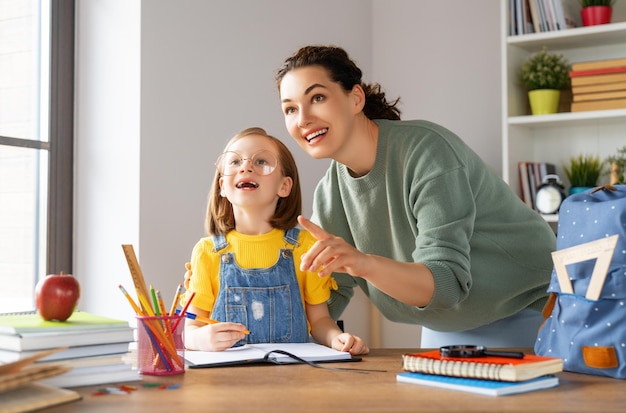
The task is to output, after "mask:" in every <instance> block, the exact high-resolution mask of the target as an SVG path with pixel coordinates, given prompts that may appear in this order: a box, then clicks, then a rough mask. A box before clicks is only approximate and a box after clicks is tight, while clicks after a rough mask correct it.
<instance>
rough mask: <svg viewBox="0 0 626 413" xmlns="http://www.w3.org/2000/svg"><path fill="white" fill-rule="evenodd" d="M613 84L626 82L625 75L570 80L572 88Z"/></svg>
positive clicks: (584, 77) (573, 78) (605, 75)
mask: <svg viewBox="0 0 626 413" xmlns="http://www.w3.org/2000/svg"><path fill="white" fill-rule="evenodd" d="M615 82H626V73H607V74H603V75H589V76H579V77H572V78H570V83H571V85H572V87H575V86H584V85H599V84H604V83H615Z"/></svg>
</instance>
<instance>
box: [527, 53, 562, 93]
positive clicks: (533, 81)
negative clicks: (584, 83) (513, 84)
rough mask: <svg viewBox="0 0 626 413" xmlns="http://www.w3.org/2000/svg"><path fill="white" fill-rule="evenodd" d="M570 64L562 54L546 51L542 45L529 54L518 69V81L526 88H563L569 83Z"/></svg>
mask: <svg viewBox="0 0 626 413" xmlns="http://www.w3.org/2000/svg"><path fill="white" fill-rule="evenodd" d="M571 69H572V65H571V64H570V62H569V60H567V58H565V56H563V55H562V54H557V53H553V52H548V50H547V48H546V47H545V46H544V47H543V48H542V49H541V51H540V52H537V53H535V54H534V55H531V56H530V57H529V58H528V59H527V60H526V61H525V62H524V64H523V65H522V67H521V69H520V81H521V82H522V84H523V85H524V86H526V88H527V89H528V90H536V89H557V90H558V89H563V88H564V87H566V86H568V85H569V83H570V77H569V72H570V71H571Z"/></svg>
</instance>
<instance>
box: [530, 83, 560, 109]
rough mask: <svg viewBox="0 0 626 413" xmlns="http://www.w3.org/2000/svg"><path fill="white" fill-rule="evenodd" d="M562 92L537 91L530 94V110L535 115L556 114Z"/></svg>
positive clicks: (551, 90) (552, 90) (550, 90)
mask: <svg viewBox="0 0 626 413" xmlns="http://www.w3.org/2000/svg"><path fill="white" fill-rule="evenodd" d="M560 97H561V91H560V90H554V89H537V90H531V91H530V92H528V99H529V100H530V110H531V111H532V114H533V115H547V114H550V113H556V112H557V110H558V109H559V99H560Z"/></svg>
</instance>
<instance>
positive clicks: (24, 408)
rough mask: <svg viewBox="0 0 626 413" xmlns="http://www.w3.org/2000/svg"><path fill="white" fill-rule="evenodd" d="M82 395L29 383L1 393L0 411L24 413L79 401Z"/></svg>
mask: <svg viewBox="0 0 626 413" xmlns="http://www.w3.org/2000/svg"><path fill="white" fill-rule="evenodd" d="M80 399H81V395H80V394H79V393H78V392H76V391H74V390H69V389H61V388H57V387H54V386H48V385H45V384H41V383H28V384H25V385H23V386H19V387H16V388H14V389H11V390H8V391H5V392H0V406H1V408H0V411H2V412H3V413H22V412H32V411H35V410H40V409H44V408H46V407H52V406H58V405H61V404H65V403H69V402H73V401H77V400H80Z"/></svg>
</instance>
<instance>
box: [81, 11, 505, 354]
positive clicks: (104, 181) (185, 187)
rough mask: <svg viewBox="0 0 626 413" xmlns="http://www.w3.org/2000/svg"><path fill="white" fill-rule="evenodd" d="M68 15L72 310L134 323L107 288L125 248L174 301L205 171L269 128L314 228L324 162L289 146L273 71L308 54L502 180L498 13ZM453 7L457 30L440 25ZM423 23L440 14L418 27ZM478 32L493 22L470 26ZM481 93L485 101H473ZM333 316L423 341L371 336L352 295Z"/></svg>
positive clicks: (194, 232) (199, 225)
mask: <svg viewBox="0 0 626 413" xmlns="http://www.w3.org/2000/svg"><path fill="white" fill-rule="evenodd" d="M77 3H78V4H77V17H78V25H77V27H78V29H77V30H78V31H77V38H78V40H77V70H76V73H77V109H76V158H77V161H76V175H77V178H76V200H75V207H76V223H75V233H76V236H75V251H74V256H75V265H74V274H75V275H76V276H77V277H78V279H79V281H80V282H81V286H82V291H83V297H82V298H81V302H80V304H79V306H80V308H82V309H85V310H88V311H94V312H100V313H105V314H109V315H111V316H117V317H123V318H129V319H130V318H132V311H131V310H130V307H129V306H128V304H127V303H126V302H125V300H124V298H123V296H122V294H121V293H120V292H119V291H118V289H117V285H118V284H120V283H121V284H123V285H124V286H125V287H126V288H127V289H130V288H131V287H132V281H131V278H130V275H129V272H128V268H127V266H126V261H125V259H124V255H123V253H122V249H121V244H124V243H129V244H133V245H134V246H135V251H136V252H137V255H138V257H139V261H140V264H141V267H142V269H143V273H144V276H145V277H146V280H147V282H148V283H152V284H153V285H154V286H155V288H157V289H160V290H162V292H163V294H164V296H165V297H166V300H168V299H171V296H172V294H173V292H174V290H175V288H176V285H177V284H178V283H179V282H180V281H181V278H182V274H183V264H184V262H185V261H187V260H188V259H189V255H190V253H191V249H192V247H193V245H194V244H195V242H196V241H197V240H198V239H199V238H200V237H202V236H203V218H204V211H205V207H206V195H207V192H208V189H209V184H210V181H211V178H212V176H213V161H214V159H215V157H216V155H217V154H218V153H220V152H221V150H222V147H223V144H224V143H225V142H226V140H228V139H229V138H230V137H231V136H232V135H234V134H235V133H236V132H237V131H239V130H241V129H243V128H245V127H249V126H261V127H264V128H266V129H267V130H268V131H269V132H270V133H272V134H274V135H275V136H277V137H279V138H282V139H284V140H285V142H286V143H287V144H288V145H289V147H290V148H291V149H292V150H293V152H294V155H295V156H296V159H297V162H298V164H299V167H300V173H301V179H302V181H303V195H304V206H305V213H306V214H310V210H311V207H310V205H311V200H312V191H313V188H314V186H315V183H316V182H317V181H318V180H319V178H320V177H321V175H322V174H323V172H324V170H325V168H326V166H327V161H316V160H313V159H310V158H308V157H307V156H306V155H305V154H303V153H302V151H301V150H300V149H299V148H298V147H297V145H296V144H295V143H294V142H292V140H291V138H290V137H289V136H288V134H287V132H286V130H285V128H284V124H283V120H282V115H281V113H280V107H279V102H278V95H277V91H276V87H275V84H274V81H273V72H274V70H275V69H276V68H277V67H278V66H279V65H280V64H281V62H282V60H283V59H284V58H285V57H286V56H288V55H289V54H291V53H292V52H294V51H295V50H296V49H297V48H298V47H300V46H302V45H305V44H311V43H320V44H336V45H339V46H342V47H345V48H346V49H347V50H348V51H349V52H350V54H351V56H352V57H353V58H354V60H356V61H357V63H358V64H359V66H360V67H361V68H362V69H363V71H364V73H365V80H366V81H378V82H380V83H381V84H382V85H383V87H384V88H385V89H386V90H387V91H388V92H389V94H390V95H391V96H395V95H400V96H401V97H402V101H403V102H404V104H403V110H404V118H406V119H408V118H415V117H420V118H428V119H432V120H435V121H437V122H441V123H443V124H445V125H446V126H448V127H450V128H451V129H452V130H454V131H455V132H457V133H459V134H460V135H461V136H462V137H463V138H464V139H465V140H466V141H467V142H468V143H469V144H470V145H471V146H472V147H474V148H475V149H476V150H477V151H478V152H479V153H480V154H481V155H483V156H484V157H485V159H487V160H488V162H489V163H490V164H492V165H494V167H496V168H499V164H500V138H499V135H498V132H497V131H498V130H499V119H500V115H499V89H498V87H499V84H500V82H499V70H498V68H499V63H498V62H499V55H498V54H499V44H498V35H499V33H498V27H499V22H498V17H499V14H498V7H497V6H498V3H497V2H496V1H495V0H482V1H479V2H473V3H472V7H469V6H466V5H465V2H464V1H463V0H448V1H444V2H432V1H425V0H412V1H409V0H407V1H403V0H385V1H383V0H367V1H364V0H342V1H335V0H318V1H315V2H311V1H306V0H266V1H255V0H231V1H228V2H214V1H206V0H149V1H142V0H89V1H85V0H79V1H78V2H77ZM441 3H444V4H447V5H448V7H447V8H446V7H444V6H442V5H441ZM450 4H452V5H454V7H462V14H461V13H456V12H455V13H454V15H457V14H461V15H463V16H464V17H463V18H460V17H459V18H455V17H452V16H451V15H452V14H453V13H450V12H448V13H445V12H447V11H449V8H450ZM492 8H493V11H492V10H491V9H492ZM430 11H435V12H438V13H441V12H444V13H443V14H442V15H440V17H437V18H433V17H426V15H425V14H426V13H427V12H430ZM455 19H456V21H454V20H455ZM481 20H489V21H488V24H486V23H485V24H476V23H475V22H478V21H481ZM437 21H439V22H440V23H439V26H441V28H439V26H438V25H437V23H436V22H437ZM470 24H472V26H471V28H468V27H469V26H470ZM474 26H475V27H474ZM459 39H462V40H463V41H462V42H461V41H459ZM472 39H474V40H472ZM465 42H466V43H465ZM475 46H478V47H477V48H476V50H475V51H474V53H472V50H471V47H475ZM459 53H462V54H459ZM476 53H478V54H479V56H480V59H474V58H473V57H472V56H471V55H474V54H476ZM468 59H469V60H472V61H471V62H467V61H468ZM429 62H437V64H436V65H433V64H432V63H429ZM460 62H461V63H460ZM494 62H495V63H494ZM481 63H482V64H481ZM463 77H466V79H464V78H463ZM469 83H471V85H470V84H469ZM480 84H485V85H487V87H488V89H487V91H485V92H479V95H478V96H479V97H478V98H477V97H475V96H472V95H471V93H473V92H474V90H475V89H476V88H477V86H478V85H480ZM477 101H478V102H479V104H477ZM374 315H376V313H375V312H374ZM343 318H344V320H345V322H346V325H347V327H348V329H349V330H350V331H352V332H354V333H356V334H359V335H361V336H363V337H365V338H366V339H368V340H369V341H370V343H373V344H376V345H383V346H386V347H399V346H409V347H417V346H418V345H419V339H418V335H419V328H415V327H413V328H408V327H407V326H396V325H394V324H393V323H388V322H384V323H383V324H382V330H381V331H383V333H385V334H388V335H391V336H392V337H390V338H386V339H385V340H383V341H381V340H378V338H377V337H370V306H369V304H368V302H367V300H366V299H365V298H364V296H363V295H362V293H359V294H358V299H357V300H353V302H352V303H351V305H350V307H349V309H348V310H347V311H346V313H344V317H343ZM374 318H376V317H374ZM375 327H376V326H375Z"/></svg>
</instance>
